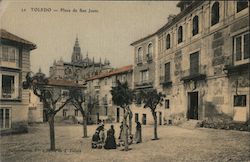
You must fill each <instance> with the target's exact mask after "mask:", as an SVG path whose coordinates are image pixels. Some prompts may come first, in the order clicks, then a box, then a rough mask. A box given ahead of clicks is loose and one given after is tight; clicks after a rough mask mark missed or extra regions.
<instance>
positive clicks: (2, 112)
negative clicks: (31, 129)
mask: <svg viewBox="0 0 250 162" xmlns="http://www.w3.org/2000/svg"><path fill="white" fill-rule="evenodd" d="M10 127H11V113H10V109H7V108H1V109H0V129H5V128H10Z"/></svg>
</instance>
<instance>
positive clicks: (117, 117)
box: [116, 107, 120, 123]
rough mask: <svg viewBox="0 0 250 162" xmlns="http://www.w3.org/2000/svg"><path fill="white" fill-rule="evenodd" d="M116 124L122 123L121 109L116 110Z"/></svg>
mask: <svg viewBox="0 0 250 162" xmlns="http://www.w3.org/2000/svg"><path fill="white" fill-rule="evenodd" d="M116 122H117V123H119V122H120V108H118V107H117V108H116Z"/></svg>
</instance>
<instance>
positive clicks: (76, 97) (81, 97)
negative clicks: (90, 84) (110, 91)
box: [70, 88, 96, 138]
mask: <svg viewBox="0 0 250 162" xmlns="http://www.w3.org/2000/svg"><path fill="white" fill-rule="evenodd" d="M70 96H71V98H72V100H71V103H72V104H73V105H74V107H75V109H76V110H79V111H80V112H81V114H82V119H83V138H86V137H88V134H87V122H88V114H89V113H90V112H91V110H92V109H93V108H94V106H95V104H96V100H95V99H94V98H92V96H89V95H85V94H84V93H83V91H82V89H80V88H76V89H73V90H71V91H70ZM86 97H88V99H86V100H85V98H86ZM84 102H86V106H85V108H84Z"/></svg>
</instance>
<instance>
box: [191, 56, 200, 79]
mask: <svg viewBox="0 0 250 162" xmlns="http://www.w3.org/2000/svg"><path fill="white" fill-rule="evenodd" d="M198 73H199V52H195V53H192V54H191V55H190V75H194V74H198Z"/></svg>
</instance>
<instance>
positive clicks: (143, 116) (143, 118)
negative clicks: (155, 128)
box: [142, 114, 147, 125]
mask: <svg viewBox="0 0 250 162" xmlns="http://www.w3.org/2000/svg"><path fill="white" fill-rule="evenodd" d="M142 124H143V125H146V124H147V114H142Z"/></svg>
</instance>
